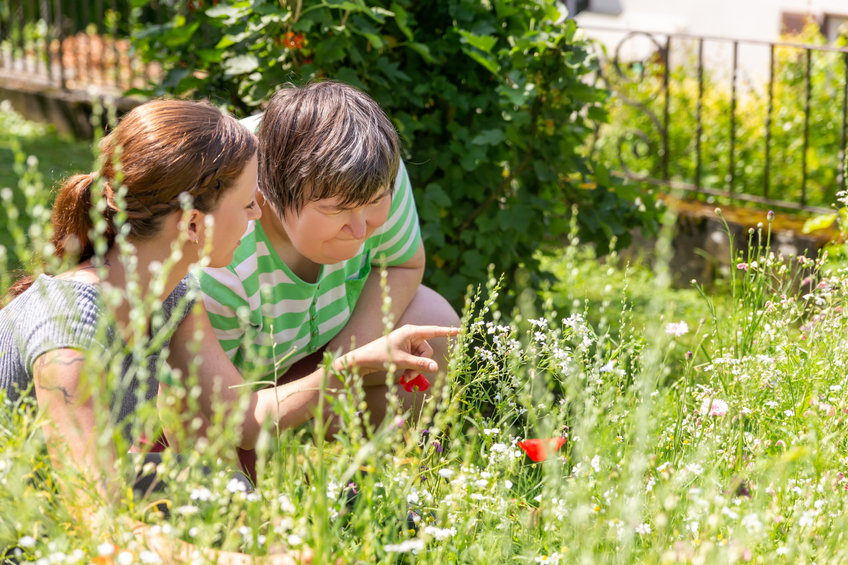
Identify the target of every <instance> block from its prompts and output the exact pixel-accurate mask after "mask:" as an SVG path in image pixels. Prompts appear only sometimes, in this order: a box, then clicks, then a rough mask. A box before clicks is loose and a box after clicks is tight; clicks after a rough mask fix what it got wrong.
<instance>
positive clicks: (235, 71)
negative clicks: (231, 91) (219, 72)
mask: <svg viewBox="0 0 848 565" xmlns="http://www.w3.org/2000/svg"><path fill="white" fill-rule="evenodd" d="M258 67H259V59H257V58H256V56H255V55H249V54H248V55H236V56H235V57H231V58H229V59H227V60H226V61H224V76H235V75H243V74H247V73H252V72H253V71H255V70H256V69H257V68H258Z"/></svg>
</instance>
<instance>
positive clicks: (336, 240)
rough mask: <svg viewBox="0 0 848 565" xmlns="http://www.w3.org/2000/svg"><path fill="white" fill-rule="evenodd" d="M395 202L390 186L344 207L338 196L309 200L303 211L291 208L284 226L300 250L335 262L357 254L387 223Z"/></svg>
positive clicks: (328, 262)
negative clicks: (364, 199)
mask: <svg viewBox="0 0 848 565" xmlns="http://www.w3.org/2000/svg"><path fill="white" fill-rule="evenodd" d="M391 206H392V195H391V192H390V190H389V188H388V187H386V188H385V189H383V190H382V191H380V192H379V193H378V194H377V196H376V197H375V198H374V199H372V200H371V201H370V202H369V203H367V204H364V205H361V206H352V207H344V206H341V204H339V199H338V198H323V199H321V200H314V201H312V202H308V203H307V204H306V205H304V206H303V208H301V210H300V212H299V213H296V212H294V211H287V212H286V213H285V214H283V217H282V218H281V221H282V224H283V229H284V230H285V231H286V235H287V236H288V238H289V241H290V242H291V244H292V246H293V247H294V248H295V250H297V252H298V253H300V254H301V255H303V256H304V257H306V258H307V259H309V260H310V261H312V262H314V263H319V264H323V265H332V264H333V263H338V262H340V261H345V260H347V259H350V258H351V257H353V256H354V255H356V253H357V251H359V248H360V247H362V244H363V243H364V242H365V240H366V239H368V238H369V237H371V234H373V233H374V230H376V229H377V228H379V227H380V226H382V225H383V224H384V223H386V220H387V219H388V217H389V210H390V209H391Z"/></svg>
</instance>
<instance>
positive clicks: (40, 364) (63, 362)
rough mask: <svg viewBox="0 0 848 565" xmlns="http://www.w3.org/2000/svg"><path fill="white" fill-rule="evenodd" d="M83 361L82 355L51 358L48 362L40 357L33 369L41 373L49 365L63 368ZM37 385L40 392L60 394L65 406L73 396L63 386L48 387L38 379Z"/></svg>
mask: <svg viewBox="0 0 848 565" xmlns="http://www.w3.org/2000/svg"><path fill="white" fill-rule="evenodd" d="M83 361H85V358H84V357H83V356H82V355H76V356H74V357H68V358H65V359H55V358H51V359H50V360H47V359H45V357H44V356H43V355H42V356H41V357H39V358H38V359H36V360H35V369H36V370H37V371H39V372H41V371H44V370H45V369H46V368H47V367H48V366H49V365H60V366H64V367H70V366H71V365H75V364H77V363H82V362H83ZM37 384H38V388H40V389H41V390H46V391H48V392H57V391H58V392H61V393H62V396H63V398H64V401H65V405H69V404H71V402H72V401H73V398H74V397H73V395H72V394H71V393H70V392H68V389H67V388H66V387H65V386H63V385H54V386H49V385H47V384H45V383H43V382H41V380H40V379H39V381H38V382H37Z"/></svg>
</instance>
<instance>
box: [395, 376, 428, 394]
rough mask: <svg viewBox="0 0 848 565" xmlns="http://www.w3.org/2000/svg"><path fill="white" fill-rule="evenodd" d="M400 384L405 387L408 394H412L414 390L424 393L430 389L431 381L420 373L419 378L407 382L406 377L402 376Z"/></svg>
mask: <svg viewBox="0 0 848 565" xmlns="http://www.w3.org/2000/svg"><path fill="white" fill-rule="evenodd" d="M399 382H400V384H401V386H403V390H405V391H406V392H412V391H413V390H414V389H416V388H417V389H418V390H420V391H421V392H424V391H425V390H427V389H428V388H430V381H428V380H427V377H425V376H424V375H422V374H421V373H418V376H417V377H415V378H413V379H409V380H407V378H406V375H401V376H400V381H399Z"/></svg>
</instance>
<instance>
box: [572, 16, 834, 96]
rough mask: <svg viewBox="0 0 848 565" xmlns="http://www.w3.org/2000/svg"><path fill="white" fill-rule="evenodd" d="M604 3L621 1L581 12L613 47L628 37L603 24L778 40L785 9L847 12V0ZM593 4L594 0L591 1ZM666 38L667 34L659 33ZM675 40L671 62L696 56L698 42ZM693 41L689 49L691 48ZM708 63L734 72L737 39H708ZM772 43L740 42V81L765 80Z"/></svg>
mask: <svg viewBox="0 0 848 565" xmlns="http://www.w3.org/2000/svg"><path fill="white" fill-rule="evenodd" d="M593 1H594V2H596V3H597V4H598V8H599V9H603V10H604V11H609V10H608V8H609V7H610V6H615V5H616V4H617V5H618V7H620V9H621V10H620V13H618V14H616V15H612V14H603V13H599V12H592V11H584V12H581V13H580V14H578V15H577V16H576V18H575V19H576V20H577V21H578V23H579V24H580V25H581V26H582V27H583V29H584V30H585V32H586V35H587V36H589V37H593V38H596V39H598V40H600V41H601V42H602V43H604V44H605V45H607V48H608V49H610V50H612V49H614V48H615V47H616V46H617V45H619V43H620V42H621V40H622V38H624V37H625V33H624V32H623V31H620V32H616V31H609V30H597V29H592V28H593V27H597V26H602V27H607V28H614V29H616V30H641V31H653V32H661V33H662V32H666V33H685V34H692V35H698V36H707V37H716V38H728V39H753V40H760V41H777V40H778V39H779V38H780V33H781V26H782V19H781V16H782V13H783V12H793V13H806V14H810V15H812V16H814V17H815V18H817V19H818V20H819V21H820V22H821V21H822V19H823V16H824V15H825V14H831V15H844V16H848V0H593ZM590 9H591V6H590ZM657 37H658V39H660V40H663V41H664V37H663V36H661V35H660V36H657ZM674 45H675V40H673V44H672V54H671V63H672V65H675V64H679V63H680V62H682V60H683V59H685V58H687V57H691V56H692V53H693V50H694V44H690V45H688V46H687V45H686V44H685V42H682V41H677V42H676V45H677V48H675V46H674ZM681 47H682V49H681ZM687 47H688V51H687ZM654 50H655V46H654V45H653V44H652V43H651V42H650V41H648V40H647V39H645V38H638V37H637V38H633V39H630V40H628V41H627V42H626V43H624V44H622V45H621V47H620V56H621V57H622V58H623V59H625V60H628V59H629V60H638V59H642V58H644V57H646V56H648V55H650V53H652V52H653V51H654ZM704 53H705V58H706V64H707V66H708V67H709V68H712V69H713V70H714V72H717V73H718V74H719V75H722V74H724V75H726V76H729V74H730V70H731V69H732V53H733V52H732V43H731V42H727V41H707V42H705V43H704ZM768 60H769V49H768V47H766V46H757V45H745V44H740V47H739V51H738V65H739V75H738V78H739V84H740V87H742V88H745V87H746V85H755V84H762V83H763V81H764V80H765V79H766V77H767V76H768Z"/></svg>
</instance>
